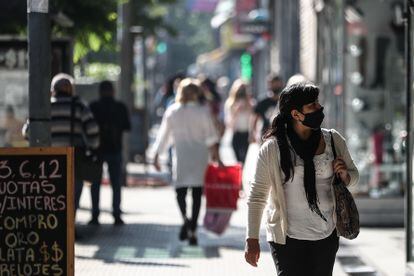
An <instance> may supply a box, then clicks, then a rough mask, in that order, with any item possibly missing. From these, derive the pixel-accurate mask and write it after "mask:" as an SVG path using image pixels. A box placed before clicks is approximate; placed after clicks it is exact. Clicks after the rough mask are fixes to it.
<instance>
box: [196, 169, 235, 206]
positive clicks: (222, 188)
mask: <svg viewBox="0 0 414 276" xmlns="http://www.w3.org/2000/svg"><path fill="white" fill-rule="evenodd" d="M241 180H242V168H241V165H240V164H237V165H233V166H224V167H219V166H218V165H215V164H209V165H208V167H207V170H206V175H205V184H204V193H205V196H206V199H207V208H208V209H209V208H213V209H230V210H236V209H237V199H238V198H239V191H240V189H241Z"/></svg>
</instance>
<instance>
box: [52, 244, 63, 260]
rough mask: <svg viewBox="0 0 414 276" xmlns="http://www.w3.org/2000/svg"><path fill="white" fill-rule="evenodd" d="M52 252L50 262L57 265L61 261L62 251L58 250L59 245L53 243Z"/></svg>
mask: <svg viewBox="0 0 414 276" xmlns="http://www.w3.org/2000/svg"><path fill="white" fill-rule="evenodd" d="M52 251H53V256H52V261H54V262H55V263H57V262H59V261H60V260H62V258H63V251H62V250H61V249H60V248H59V245H58V244H57V242H54V243H53V246H52Z"/></svg>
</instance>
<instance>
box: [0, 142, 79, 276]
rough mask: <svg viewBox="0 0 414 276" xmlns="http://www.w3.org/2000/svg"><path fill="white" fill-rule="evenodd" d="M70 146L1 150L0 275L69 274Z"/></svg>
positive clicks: (71, 215)
mask: <svg viewBox="0 0 414 276" xmlns="http://www.w3.org/2000/svg"><path fill="white" fill-rule="evenodd" d="M73 189H74V188H73V149H72V148H3V149H0V276H9V275H10V276H12V275H69V276H71V275H73V273H74V269H73V265H74V264H73V263H74V255H73V253H74V239H73V238H74V208H73Z"/></svg>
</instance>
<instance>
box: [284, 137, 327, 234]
mask: <svg viewBox="0 0 414 276" xmlns="http://www.w3.org/2000/svg"><path fill="white" fill-rule="evenodd" d="M322 134H323V137H324V139H325V151H324V152H323V153H322V154H319V155H316V156H315V157H314V159H313V160H314V164H315V178H316V179H315V184H316V192H317V195H318V199H319V203H318V206H319V209H320V211H321V212H322V214H323V216H324V217H325V218H326V219H327V221H326V222H325V221H324V220H323V219H322V218H321V217H320V216H319V215H318V214H316V213H315V212H313V211H312V210H311V209H309V205H308V201H307V199H306V193H305V187H304V184H303V181H304V180H303V176H304V163H303V160H302V159H301V158H300V157H299V156H298V155H297V154H296V153H294V152H293V155H294V156H295V157H294V159H293V160H296V164H295V167H294V176H293V179H291V180H290V181H288V182H286V183H285V184H284V185H283V189H284V192H285V199H286V210H287V221H288V228H287V235H288V236H289V237H291V238H294V239H298V240H322V239H324V238H326V237H329V236H330V235H331V234H332V232H333V230H334V229H335V223H334V221H333V212H334V203H333V197H332V189H331V187H332V186H331V182H332V177H333V168H332V162H333V160H334V157H333V152H332V148H331V140H330V134H329V132H328V131H326V130H322ZM282 177H283V179H284V174H283V173H282Z"/></svg>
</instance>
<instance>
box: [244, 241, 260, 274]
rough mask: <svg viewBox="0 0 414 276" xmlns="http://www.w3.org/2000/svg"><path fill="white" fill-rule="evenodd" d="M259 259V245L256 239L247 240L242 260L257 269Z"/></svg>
mask: <svg viewBox="0 0 414 276" xmlns="http://www.w3.org/2000/svg"><path fill="white" fill-rule="evenodd" d="M259 257H260V245H259V240H258V239H247V240H246V248H245V251H244V258H245V259H246V262H248V263H249V264H250V265H252V266H255V267H257V262H258V261H259Z"/></svg>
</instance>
